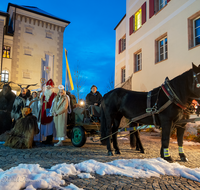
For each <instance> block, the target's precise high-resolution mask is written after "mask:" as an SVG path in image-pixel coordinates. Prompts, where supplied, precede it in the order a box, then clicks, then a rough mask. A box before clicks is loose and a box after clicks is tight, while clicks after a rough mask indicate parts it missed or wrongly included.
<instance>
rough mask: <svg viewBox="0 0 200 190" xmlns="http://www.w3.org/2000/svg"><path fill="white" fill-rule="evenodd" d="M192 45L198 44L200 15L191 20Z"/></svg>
mask: <svg viewBox="0 0 200 190" xmlns="http://www.w3.org/2000/svg"><path fill="white" fill-rule="evenodd" d="M193 26H194V29H193V35H194V46H196V45H199V44H200V17H199V18H197V19H195V20H194V21H193Z"/></svg>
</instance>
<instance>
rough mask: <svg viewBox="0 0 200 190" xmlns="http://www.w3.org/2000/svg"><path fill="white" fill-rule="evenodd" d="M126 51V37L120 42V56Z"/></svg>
mask: <svg viewBox="0 0 200 190" xmlns="http://www.w3.org/2000/svg"><path fill="white" fill-rule="evenodd" d="M125 49H126V35H125V36H124V37H123V38H121V39H120V40H119V54H120V53H121V52H122V51H124V50H125Z"/></svg>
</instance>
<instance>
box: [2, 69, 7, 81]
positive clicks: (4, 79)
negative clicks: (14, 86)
mask: <svg viewBox="0 0 200 190" xmlns="http://www.w3.org/2000/svg"><path fill="white" fill-rule="evenodd" d="M8 80H9V72H8V71H6V70H3V71H2V73H1V81H2V82H8Z"/></svg>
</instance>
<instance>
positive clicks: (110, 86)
mask: <svg viewBox="0 0 200 190" xmlns="http://www.w3.org/2000/svg"><path fill="white" fill-rule="evenodd" d="M113 89H114V77H113V76H110V77H109V79H108V83H107V92H109V91H111V90H113Z"/></svg>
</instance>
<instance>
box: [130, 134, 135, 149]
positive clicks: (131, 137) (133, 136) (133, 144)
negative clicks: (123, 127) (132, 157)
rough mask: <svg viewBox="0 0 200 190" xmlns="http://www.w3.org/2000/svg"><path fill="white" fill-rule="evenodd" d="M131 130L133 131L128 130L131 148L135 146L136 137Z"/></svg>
mask: <svg viewBox="0 0 200 190" xmlns="http://www.w3.org/2000/svg"><path fill="white" fill-rule="evenodd" d="M132 132H133V131H130V146H131V148H135V147H136V137H135V133H132ZM131 133H132V134H131Z"/></svg>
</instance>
